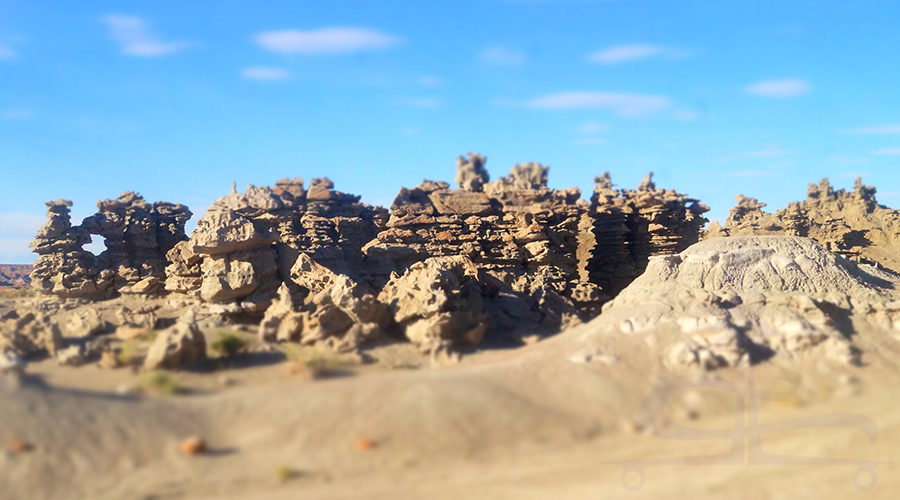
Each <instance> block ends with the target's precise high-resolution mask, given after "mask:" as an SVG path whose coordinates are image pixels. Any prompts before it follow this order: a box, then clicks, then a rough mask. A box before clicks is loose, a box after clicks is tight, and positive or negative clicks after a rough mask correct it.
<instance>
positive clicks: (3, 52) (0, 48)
mask: <svg viewBox="0 0 900 500" xmlns="http://www.w3.org/2000/svg"><path fill="white" fill-rule="evenodd" d="M15 57H16V51H15V50H13V49H11V48H9V47H7V46H5V45H0V59H13V58H15Z"/></svg>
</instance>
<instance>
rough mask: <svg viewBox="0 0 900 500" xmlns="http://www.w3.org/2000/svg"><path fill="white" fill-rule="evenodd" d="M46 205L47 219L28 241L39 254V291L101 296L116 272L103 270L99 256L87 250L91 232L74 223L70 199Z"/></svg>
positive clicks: (33, 277) (35, 284)
mask: <svg viewBox="0 0 900 500" xmlns="http://www.w3.org/2000/svg"><path fill="white" fill-rule="evenodd" d="M46 205H47V222H45V223H44V225H43V226H41V228H40V229H39V230H38V232H37V234H36V235H35V237H34V241H33V242H32V243H31V244H30V245H28V246H29V247H31V248H32V251H33V252H34V253H36V254H38V258H37V260H36V261H35V262H34V269H33V270H32V272H31V282H32V286H33V287H34V289H35V290H37V292H38V293H42V294H53V295H56V296H57V297H60V298H74V297H84V298H96V297H99V296H100V295H101V294H103V293H104V292H105V291H106V290H107V289H108V288H109V287H110V286H111V285H112V282H113V278H114V276H115V273H114V272H112V271H110V270H101V269H100V266H99V262H98V260H97V258H96V257H95V256H94V255H93V254H92V253H90V252H88V251H86V250H84V245H85V244H87V243H90V242H91V235H90V233H89V232H88V231H87V230H86V229H85V228H84V227H81V226H73V225H72V221H71V217H70V215H69V207H71V206H72V202H71V201H69V200H53V201H48V202H47V203H46ZM101 271H102V272H101Z"/></svg>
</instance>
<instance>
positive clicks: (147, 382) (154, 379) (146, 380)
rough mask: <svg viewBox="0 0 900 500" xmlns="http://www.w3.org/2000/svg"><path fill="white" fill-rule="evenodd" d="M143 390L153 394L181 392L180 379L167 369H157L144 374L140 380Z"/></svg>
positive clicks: (166, 394) (169, 394)
mask: <svg viewBox="0 0 900 500" xmlns="http://www.w3.org/2000/svg"><path fill="white" fill-rule="evenodd" d="M138 386H139V387H140V388H141V392H143V393H144V394H151V395H164V396H172V395H174V394H178V393H179V392H181V387H179V386H178V380H176V378H175V376H174V375H172V374H171V373H169V372H167V371H165V370H156V371H152V372H149V373H146V374H144V376H142V377H141V378H140V380H139V381H138Z"/></svg>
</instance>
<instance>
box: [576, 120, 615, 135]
mask: <svg viewBox="0 0 900 500" xmlns="http://www.w3.org/2000/svg"><path fill="white" fill-rule="evenodd" d="M607 130H609V125H607V124H605V123H598V122H587V123H585V124H584V125H582V126H581V128H579V129H578V131H579V132H581V133H582V134H596V133H597V132H606V131H607Z"/></svg>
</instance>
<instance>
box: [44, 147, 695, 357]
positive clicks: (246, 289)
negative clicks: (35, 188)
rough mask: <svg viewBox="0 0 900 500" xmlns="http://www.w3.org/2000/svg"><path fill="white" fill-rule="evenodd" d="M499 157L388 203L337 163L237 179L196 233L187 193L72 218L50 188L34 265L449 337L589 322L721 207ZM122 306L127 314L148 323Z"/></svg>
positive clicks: (89, 282)
mask: <svg viewBox="0 0 900 500" xmlns="http://www.w3.org/2000/svg"><path fill="white" fill-rule="evenodd" d="M486 161H487V158H486V157H484V156H481V155H478V154H469V155H468V156H467V157H459V158H458V159H457V175H456V181H457V183H458V185H459V186H460V187H459V189H451V188H450V185H449V184H448V183H446V182H442V181H429V180H426V181H423V182H422V183H421V184H420V185H418V186H416V187H414V188H402V189H401V190H400V192H399V193H398V195H397V197H396V199H395V200H394V203H393V204H392V206H391V207H390V211H388V210H386V209H384V208H381V207H373V206H370V205H368V204H365V203H361V202H360V198H359V196H354V195H350V194H346V193H342V192H340V191H337V190H335V189H334V184H333V183H332V182H331V181H330V180H329V179H327V178H317V179H313V180H312V182H311V183H310V185H309V188H308V189H307V188H306V186H305V185H304V181H303V179H300V178H296V179H282V180H280V181H278V182H276V184H275V186H274V187H266V186H263V187H257V186H253V185H250V186H248V187H247V189H246V190H245V192H238V191H237V189H235V188H232V192H231V193H230V194H228V195H226V196H223V197H221V198H219V199H218V200H216V201H215V202H214V203H213V204H212V205H211V206H210V207H209V209H208V211H207V212H206V213H205V214H204V215H203V216H202V217H201V219H200V220H199V221H198V224H197V227H196V229H195V230H194V231H193V233H192V234H191V236H190V238H188V237H187V236H186V235H185V234H184V224H185V222H186V221H187V219H188V218H189V217H190V215H191V213H190V211H189V210H188V209H187V207H184V206H183V205H176V204H170V203H164V202H159V203H154V204H149V203H147V202H146V201H145V200H144V199H143V198H142V197H140V196H139V195H137V194H136V193H131V192H126V193H123V194H122V195H121V196H120V197H119V198H117V199H115V200H103V201H101V202H100V203H98V213H97V214H95V215H93V216H91V217H88V218H86V219H85V221H84V222H83V223H82V224H81V225H79V226H73V225H72V224H71V221H70V220H69V216H68V207H69V206H71V202H67V201H66V200H58V201H55V202H50V203H48V217H49V220H48V222H47V224H45V227H44V228H42V229H41V231H40V232H39V233H38V235H37V237H36V240H35V242H34V243H33V244H32V246H33V248H34V249H35V252H37V253H39V255H41V257H39V259H38V262H37V263H36V265H35V270H34V272H33V274H32V277H33V278H34V279H35V283H36V287H35V288H36V289H37V290H38V291H39V293H41V294H44V295H51V296H56V297H59V298H85V299H91V300H96V299H102V298H107V297H113V296H135V297H141V296H146V297H168V298H169V300H170V302H171V303H173V304H180V307H182V308H185V307H186V308H190V309H191V310H193V311H194V315H195V320H196V321H201V320H202V321H207V322H209V321H212V322H213V323H215V322H218V323H220V324H226V323H234V322H239V323H245V324H246V323H248V322H252V323H256V324H259V335H260V337H261V339H263V340H265V341H275V342H288V341H290V342H299V343H301V344H307V345H321V346H323V347H327V348H329V349H335V350H354V349H358V348H359V347H360V346H361V345H363V344H364V343H365V342H367V341H371V340H374V339H378V338H381V337H383V336H384V335H395V336H401V337H403V338H406V339H408V340H411V341H412V342H414V343H415V344H416V345H418V346H419V347H420V348H421V349H422V350H424V351H429V352H437V351H448V350H454V349H459V348H465V347H466V346H476V345H478V344H479V343H480V342H481V341H482V339H483V338H485V337H487V336H492V337H493V338H496V339H500V338H502V337H511V338H513V339H515V340H517V341H526V342H527V341H531V340H534V339H537V338H540V336H543V335H547V334H551V333H555V332H557V331H559V329H560V328H563V327H567V326H571V325H574V324H578V323H580V322H583V321H587V320H589V319H591V318H593V317H594V316H596V315H597V314H599V312H600V307H601V306H602V304H603V303H604V302H605V301H607V300H609V298H611V297H612V296H614V295H615V294H616V293H617V292H618V291H619V290H620V289H621V288H623V287H624V285H625V284H627V282H629V281H630V280H632V279H633V278H634V277H635V276H637V275H638V274H639V273H640V272H641V271H642V270H643V268H644V267H645V266H646V263H647V260H648V259H649V258H650V257H651V256H653V255H659V254H668V253H673V252H677V251H680V250H682V249H683V248H685V247H686V246H688V245H689V244H690V243H692V242H694V241H696V240H697V239H698V238H699V234H700V228H701V227H702V225H703V223H705V219H703V218H702V213H703V212H705V211H706V210H707V208H706V207H705V206H703V205H700V204H699V203H698V202H697V200H693V199H690V198H686V197H685V196H684V195H681V194H678V193H676V192H675V191H667V190H661V189H656V187H655V185H654V184H653V182H652V174H651V175H650V176H648V177H647V179H645V181H644V182H642V183H641V185H640V186H638V188H637V189H636V190H615V189H613V188H612V184H611V182H610V181H609V174H605V175H604V177H602V178H598V181H597V182H598V184H597V188H596V189H595V194H594V196H593V198H592V201H591V202H590V203H588V202H586V201H585V200H582V199H581V192H580V190H578V189H577V188H570V189H551V188H549V187H548V173H549V167H547V166H543V165H540V164H538V163H534V162H532V163H524V164H520V165H515V166H514V167H513V168H512V169H511V171H510V173H509V174H508V175H507V176H505V177H500V178H498V179H497V180H495V181H493V182H492V181H491V179H490V174H489V173H488V171H487V169H486V168H485V164H486ZM91 234H97V235H101V236H103V237H104V239H105V243H106V247H107V250H106V251H105V252H104V253H103V254H101V255H100V256H96V257H95V256H93V255H92V254H90V253H89V252H86V251H84V250H83V245H84V244H85V243H87V242H89V241H90V235H91ZM121 316H122V318H119V319H121V321H118V320H117V323H116V325H118V326H127V325H131V324H132V323H134V322H135V321H136V320H135V321H130V320H129V321H126V319H127V318H126V319H123V318H125V317H126V316H129V314H126V313H123V314H122V315H121ZM132 316H133V314H132ZM129 317H130V316H129ZM204 318H205V319H204ZM119 323H121V325H119ZM126 324H127V325H126ZM182 330H183V331H190V328H189V327H187V326H185V327H184V328H182Z"/></svg>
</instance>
